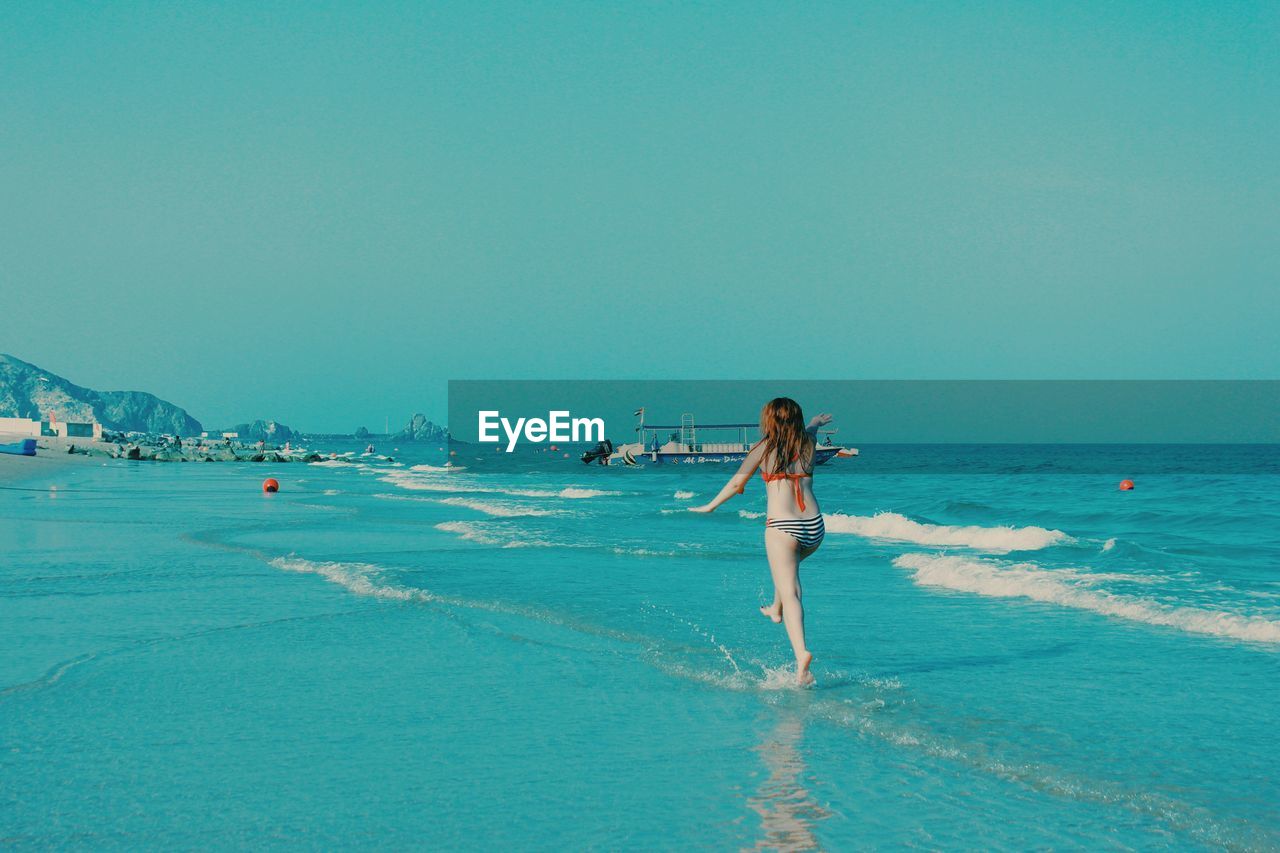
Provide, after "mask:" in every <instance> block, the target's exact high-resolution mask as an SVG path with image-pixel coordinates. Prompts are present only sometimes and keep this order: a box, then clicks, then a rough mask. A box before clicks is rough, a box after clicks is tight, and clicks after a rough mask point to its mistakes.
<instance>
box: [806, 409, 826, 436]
mask: <svg viewBox="0 0 1280 853" xmlns="http://www.w3.org/2000/svg"><path fill="white" fill-rule="evenodd" d="M829 423H831V415H828V414H827V413H826V412H823V413H822V414H820V415H814V416H813V417H812V418H810V419H809V425H808V426H807V427H805V428H804V429H805V432H807V433H809V434H810V435H812V436H814V437H815V438H816V437H817V435H818V428H819V427H824V426H826V425H827V424H829Z"/></svg>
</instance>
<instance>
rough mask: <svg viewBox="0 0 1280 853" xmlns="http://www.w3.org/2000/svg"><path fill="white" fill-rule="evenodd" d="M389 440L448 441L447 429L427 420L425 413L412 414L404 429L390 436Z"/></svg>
mask: <svg viewBox="0 0 1280 853" xmlns="http://www.w3.org/2000/svg"><path fill="white" fill-rule="evenodd" d="M391 440H392V441H437V442H448V441H449V430H447V429H445V428H444V427H442V426H436V425H435V424H433V423H432V422H431V421H429V420H427V416H426V415H414V416H413V418H411V419H410V421H409V423H408V424H406V425H405V428H404V429H402V430H400V431H399V432H398V433H396V434H395V435H393V436H391Z"/></svg>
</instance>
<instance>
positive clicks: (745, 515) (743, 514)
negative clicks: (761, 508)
mask: <svg viewBox="0 0 1280 853" xmlns="http://www.w3.org/2000/svg"><path fill="white" fill-rule="evenodd" d="M738 515H739V516H740V517H742V518H764V513H763V512H752V511H751V510H749V509H740V510H738Z"/></svg>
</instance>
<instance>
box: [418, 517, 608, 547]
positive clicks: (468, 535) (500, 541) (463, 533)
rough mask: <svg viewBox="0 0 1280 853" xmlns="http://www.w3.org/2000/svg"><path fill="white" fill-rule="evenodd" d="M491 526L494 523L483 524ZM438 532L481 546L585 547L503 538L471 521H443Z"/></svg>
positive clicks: (497, 532)
mask: <svg viewBox="0 0 1280 853" xmlns="http://www.w3.org/2000/svg"><path fill="white" fill-rule="evenodd" d="M482 523H484V524H491V523H493V522H482ZM436 530H442V531H444V532H445V533H453V534H456V535H457V536H458V537H459V538H462V539H466V540H468V541H471V542H475V543H477V544H480V545H498V546H501V547H503V548H556V547H560V548H571V547H583V546H577V545H566V544H564V543H561V542H552V541H549V540H546V539H525V538H514V537H511V536H507V537H505V538H504V537H503V536H502V535H500V534H501V531H499V530H493V529H490V528H485V527H482V526H481V525H480V524H474V523H472V522H470V521H442V522H440V523H439V524H437V525H436Z"/></svg>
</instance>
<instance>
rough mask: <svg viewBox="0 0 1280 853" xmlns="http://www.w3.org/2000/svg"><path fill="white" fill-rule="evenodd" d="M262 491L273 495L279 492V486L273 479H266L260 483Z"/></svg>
mask: <svg viewBox="0 0 1280 853" xmlns="http://www.w3.org/2000/svg"><path fill="white" fill-rule="evenodd" d="M262 491H264V492H267V493H275V492H278V491H280V484H279V483H278V482H276V478H275V477H268V478H267V479H265V480H263V481H262Z"/></svg>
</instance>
